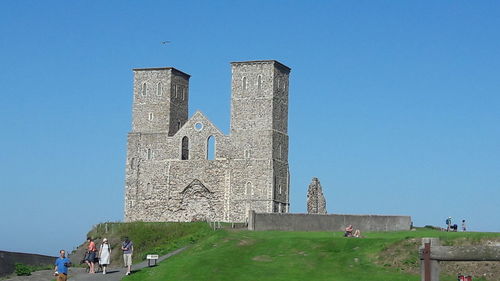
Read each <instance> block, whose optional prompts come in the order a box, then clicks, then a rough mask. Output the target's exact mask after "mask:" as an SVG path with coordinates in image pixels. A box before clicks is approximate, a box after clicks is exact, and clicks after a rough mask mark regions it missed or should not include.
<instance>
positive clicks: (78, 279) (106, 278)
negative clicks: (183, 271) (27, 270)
mask: <svg viewBox="0 0 500 281" xmlns="http://www.w3.org/2000/svg"><path fill="white" fill-rule="evenodd" d="M187 248H188V247H183V248H180V249H177V250H175V251H173V252H170V253H168V254H166V255H164V256H161V257H160V258H159V259H158V263H159V262H161V261H163V260H166V259H168V258H170V257H172V256H175V255H177V254H178V253H180V252H182V251H184V250H186V249H187ZM147 266H148V261H143V262H141V263H138V264H134V265H132V274H134V272H135V271H137V270H139V269H141V268H145V267H147ZM126 272H127V269H126V268H123V267H122V268H111V269H108V272H107V273H106V274H102V273H96V274H88V273H87V272H86V270H85V268H71V269H70V275H69V280H70V281H95V280H99V281H120V280H121V279H122V278H123V277H124V276H125V273H126ZM52 273H54V271H53V270H41V271H37V272H33V274H32V275H31V276H16V277H13V278H11V279H7V280H5V281H50V280H52V279H54V278H55V277H54V276H52Z"/></svg>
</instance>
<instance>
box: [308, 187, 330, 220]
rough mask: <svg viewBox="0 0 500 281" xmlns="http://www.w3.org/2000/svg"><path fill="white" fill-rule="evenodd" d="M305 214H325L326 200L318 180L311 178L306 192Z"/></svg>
mask: <svg viewBox="0 0 500 281" xmlns="http://www.w3.org/2000/svg"><path fill="white" fill-rule="evenodd" d="M307 213H308V214H326V200H325V196H324V195H323V189H322V188H321V184H320V183H319V179H318V178H312V182H311V184H310V185H309V189H308V190H307Z"/></svg>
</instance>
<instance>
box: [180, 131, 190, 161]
mask: <svg viewBox="0 0 500 281" xmlns="http://www.w3.org/2000/svg"><path fill="white" fill-rule="evenodd" d="M188 159H189V139H188V137H183V138H182V144H181V160H188Z"/></svg>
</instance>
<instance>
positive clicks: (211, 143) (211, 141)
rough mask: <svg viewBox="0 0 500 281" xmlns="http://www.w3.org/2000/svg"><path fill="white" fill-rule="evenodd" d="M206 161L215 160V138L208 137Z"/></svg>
mask: <svg viewBox="0 0 500 281" xmlns="http://www.w3.org/2000/svg"><path fill="white" fill-rule="evenodd" d="M207 160H215V137H214V136H210V137H208V139H207Z"/></svg>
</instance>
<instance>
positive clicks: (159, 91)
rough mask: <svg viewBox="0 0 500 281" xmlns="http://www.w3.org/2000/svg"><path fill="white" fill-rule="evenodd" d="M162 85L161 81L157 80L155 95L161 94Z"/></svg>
mask: <svg viewBox="0 0 500 281" xmlns="http://www.w3.org/2000/svg"><path fill="white" fill-rule="evenodd" d="M161 91H162V86H161V82H158V88H157V89H156V95H158V96H161V95H162V92H161Z"/></svg>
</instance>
